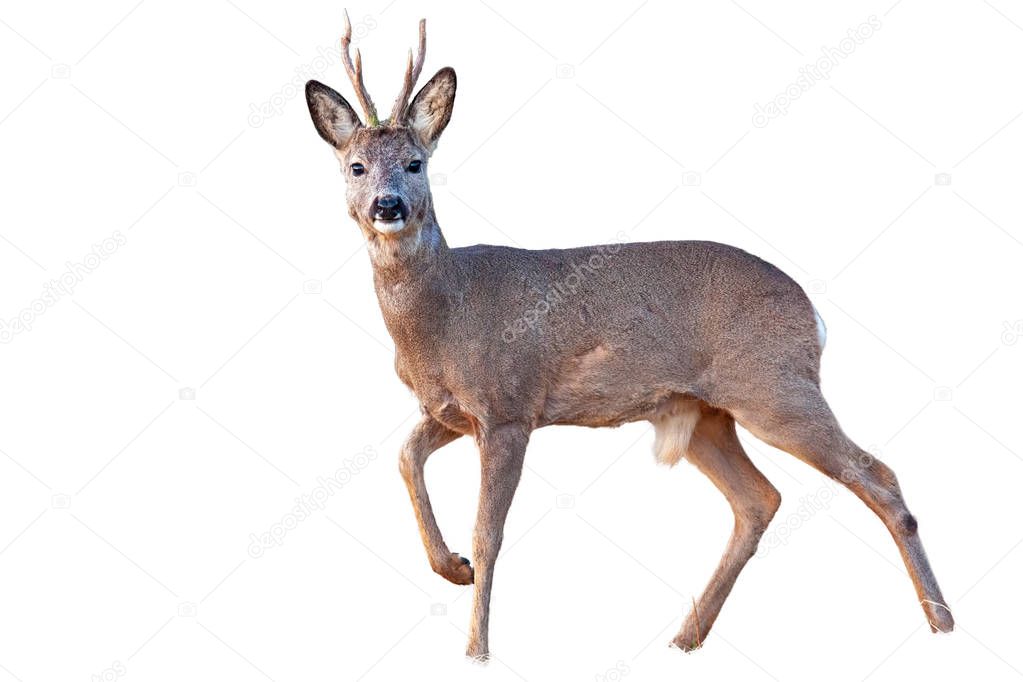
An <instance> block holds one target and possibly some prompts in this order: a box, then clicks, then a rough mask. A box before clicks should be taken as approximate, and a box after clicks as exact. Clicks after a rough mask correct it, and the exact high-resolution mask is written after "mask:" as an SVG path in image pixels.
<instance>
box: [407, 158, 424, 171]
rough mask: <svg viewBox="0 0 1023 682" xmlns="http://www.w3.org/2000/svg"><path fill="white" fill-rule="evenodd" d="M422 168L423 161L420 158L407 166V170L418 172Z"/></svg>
mask: <svg viewBox="0 0 1023 682" xmlns="http://www.w3.org/2000/svg"><path fill="white" fill-rule="evenodd" d="M422 168H423V162H422V161H420V160H419V159H416V160H415V161H413V162H412V163H410V164H409V165H408V168H406V169H405V170H407V171H408V172H409V173H418V172H419V171H420V170H422Z"/></svg>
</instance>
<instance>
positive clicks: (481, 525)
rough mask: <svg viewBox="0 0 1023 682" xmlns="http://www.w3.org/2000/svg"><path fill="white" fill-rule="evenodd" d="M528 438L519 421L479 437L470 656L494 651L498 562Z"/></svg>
mask: <svg viewBox="0 0 1023 682" xmlns="http://www.w3.org/2000/svg"><path fill="white" fill-rule="evenodd" d="M528 440H529V430H528V429H526V428H524V427H522V426H520V425H518V424H505V425H502V426H499V427H496V428H493V429H492V430H491V429H483V432H482V434H481V435H480V436H479V437H478V445H479V450H480V469H481V475H480V500H479V511H478V513H477V516H476V528H475V530H474V532H473V542H472V555H473V556H472V558H473V562H474V563H475V564H476V575H475V592H474V594H473V604H472V622H471V623H470V624H469V644H468V647H467V648H466V651H465V655H466V656H469V657H470V658H474V659H476V660H486V659H487V657H488V656H489V653H490V648H489V645H488V641H487V628H488V625H489V621H490V589H491V586H492V584H493V580H494V562H495V561H496V560H497V552H498V550H499V549H500V548H501V541H502V540H503V539H504V520H505V518H507V516H508V508H509V507H510V506H511V501H512V497H514V496H515V488H516V487H518V484H519V477H520V476H521V474H522V462H523V459H524V457H525V454H526V443H527V442H528Z"/></svg>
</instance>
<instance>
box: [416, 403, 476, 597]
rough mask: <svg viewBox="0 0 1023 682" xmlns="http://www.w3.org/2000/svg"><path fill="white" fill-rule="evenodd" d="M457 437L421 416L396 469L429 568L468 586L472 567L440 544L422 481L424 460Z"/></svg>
mask: <svg viewBox="0 0 1023 682" xmlns="http://www.w3.org/2000/svg"><path fill="white" fill-rule="evenodd" d="M459 435H460V434H459V433H457V432H455V431H452V430H450V429H449V428H447V427H446V426H444V425H443V424H441V423H440V422H438V421H437V420H435V419H434V418H433V417H431V416H429V415H424V416H423V419H422V420H421V421H420V422H419V423H418V424H416V426H415V428H413V429H412V433H410V434H409V436H408V438H407V439H406V440H405V444H404V445H403V446H402V448H401V457H400V459H399V466H400V468H401V477H402V478H403V479H404V480H405V486H406V487H407V488H408V494H409V497H410V498H411V499H412V508H413V509H414V510H415V513H416V521H418V523H419V534H420V536H422V538H423V546H424V547H426V555H427V557H429V559H430V566H431V567H432V568H433V570H434V571H435V572H437V573H438V574H439V575H441V576H442V577H444V578H445V579H447V580H449V581H451V582H453V583H455V584H456V585H469V584H470V583H472V567H471V566H470V565H469V561H468V559H464V558H462V557H461V556H459V555H458V554H455V553H453V552H451V551H449V550H448V546H447V545H446V544H445V543H444V538H443V536H441V534H440V528H438V527H437V519H436V518H434V516H433V507H431V506H430V496H429V494H428V493H427V492H426V478H425V476H424V473H423V472H424V466H425V465H426V459H427V458H428V457H429V456H430V455H432V454H433V453H434V452H435V451H436V450H437V449H439V448H441V447H443V446H444V445H447V444H448V443H450V442H451V441H453V440H455V439H456V438H458V437H459Z"/></svg>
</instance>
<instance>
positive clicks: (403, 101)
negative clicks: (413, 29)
mask: <svg viewBox="0 0 1023 682" xmlns="http://www.w3.org/2000/svg"><path fill="white" fill-rule="evenodd" d="M425 59H426V19H420V20H419V54H418V55H417V56H416V60H415V63H413V62H412V50H411V49H410V50H409V51H408V66H406V67H405V82H404V83H403V84H402V86H401V93H400V94H399V95H398V99H396V100H394V108H393V109H391V118H390V121H391V123H392V124H400V123H401V119H402V117H403V116H404V115H405V108H406V107H407V106H408V100H409V97H411V96H412V88H414V87H415V85H416V81H418V80H419V74H420V73H421V72H422V70H423V61H424V60H425Z"/></svg>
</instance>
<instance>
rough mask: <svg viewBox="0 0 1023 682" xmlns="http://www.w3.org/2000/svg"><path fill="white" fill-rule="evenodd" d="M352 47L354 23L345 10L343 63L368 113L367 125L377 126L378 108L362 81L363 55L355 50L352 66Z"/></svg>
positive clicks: (342, 44)
mask: <svg viewBox="0 0 1023 682" xmlns="http://www.w3.org/2000/svg"><path fill="white" fill-rule="evenodd" d="M351 45H352V22H351V21H350V20H349V19H348V10H345V30H344V33H342V34H341V61H342V63H344V66H345V71H346V72H347V73H348V79H349V80H351V81H352V86H354V87H355V97H356V98H357V99H358V100H359V104H360V105H361V106H362V110H363V111H364V112H366V125H369V126H375V125H377V124H379V123H380V119H378V118H377V108H376V106H375V105H374V104H373V100H372V99H371V98H370V96H369V92H367V91H366V84H365V83H364V82H363V81H362V55H361V54H360V53H359V49H358V48H356V49H355V64H352V55H351V54H350V52H349V48H350V47H351Z"/></svg>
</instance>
